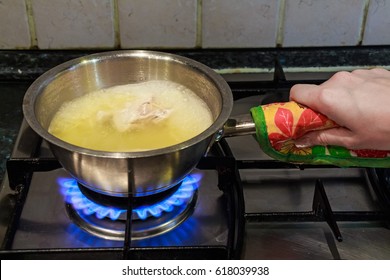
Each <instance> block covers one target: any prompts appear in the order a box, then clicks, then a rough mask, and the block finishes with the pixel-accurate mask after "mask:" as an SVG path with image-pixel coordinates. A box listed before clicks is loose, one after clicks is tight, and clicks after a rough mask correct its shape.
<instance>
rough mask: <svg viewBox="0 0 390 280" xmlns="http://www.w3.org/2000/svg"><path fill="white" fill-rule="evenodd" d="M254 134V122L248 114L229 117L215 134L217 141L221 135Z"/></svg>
mask: <svg viewBox="0 0 390 280" xmlns="http://www.w3.org/2000/svg"><path fill="white" fill-rule="evenodd" d="M249 134H256V126H255V122H254V121H253V119H252V116H251V115H250V114H243V115H237V116H234V117H231V118H229V119H228V120H227V122H226V123H225V125H224V126H223V129H222V130H221V132H220V133H219V135H218V136H217V141H218V140H220V139H221V138H223V137H232V136H241V135H249Z"/></svg>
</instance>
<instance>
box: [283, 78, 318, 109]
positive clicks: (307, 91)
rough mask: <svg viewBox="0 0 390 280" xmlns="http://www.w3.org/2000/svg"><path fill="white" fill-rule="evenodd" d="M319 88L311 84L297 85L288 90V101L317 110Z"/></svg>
mask: <svg viewBox="0 0 390 280" xmlns="http://www.w3.org/2000/svg"><path fill="white" fill-rule="evenodd" d="M319 92H320V87H319V86H317V85H311V84H297V85H294V86H293V87H292V88H291V90H290V100H292V101H295V102H297V103H300V104H303V105H306V106H307V107H310V108H312V109H314V110H318V94H319Z"/></svg>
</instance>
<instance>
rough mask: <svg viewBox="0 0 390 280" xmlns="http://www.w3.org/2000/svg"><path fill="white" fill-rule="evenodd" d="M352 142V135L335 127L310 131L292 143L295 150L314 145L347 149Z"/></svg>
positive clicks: (347, 130) (344, 129)
mask: <svg viewBox="0 0 390 280" xmlns="http://www.w3.org/2000/svg"><path fill="white" fill-rule="evenodd" d="M352 142H353V133H352V131H350V130H349V129H346V128H344V127H336V128H330V129H323V130H317V131H311V132H308V133H306V134H305V135H303V136H302V137H300V138H298V139H295V141H294V143H295V146H296V147H297V148H300V149H302V148H308V147H312V146H316V145H320V146H327V145H335V146H343V147H346V148H348V146H349V143H352Z"/></svg>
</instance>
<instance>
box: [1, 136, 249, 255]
mask: <svg viewBox="0 0 390 280" xmlns="http://www.w3.org/2000/svg"><path fill="white" fill-rule="evenodd" d="M36 143H40V141H37V142H36ZM34 150H35V149H34ZM222 152H223V149H222V148H220V147H219V145H218V144H217V145H214V147H213V148H212V151H211V154H213V156H209V157H204V158H202V159H201V161H200V162H199V163H198V165H197V168H198V169H200V170H216V171H217V172H218V187H219V189H220V190H221V191H222V192H223V194H224V197H225V199H226V205H227V209H226V210H227V213H228V229H229V231H228V238H227V239H228V240H227V246H207V245H205V246H177V247H147V248H145V247H133V246H132V240H131V234H130V232H131V225H132V217H131V214H130V215H129V213H132V205H133V203H132V202H133V201H134V200H136V199H137V198H134V197H131V195H129V197H128V202H129V203H128V205H127V213H128V214H127V215H128V217H127V219H126V231H125V241H124V246H123V248H122V250H118V249H116V248H107V249H102V248H96V249H94V248H90V249H85V248H83V249H32V250H13V249H12V243H13V240H14V236H15V233H16V230H17V229H18V222H19V219H20V216H21V213H22V210H23V206H24V203H25V200H26V198H27V196H28V191H29V185H30V181H31V178H32V174H33V173H34V172H45V171H51V170H54V169H57V168H60V167H61V165H60V164H59V162H58V161H57V160H56V159H55V158H40V157H34V156H33V155H34V153H35V151H33V150H32V151H31V152H30V154H31V155H32V156H31V157H27V158H10V159H9V160H8V162H7V172H8V177H9V185H10V188H11V189H13V190H15V197H14V198H13V200H14V201H15V205H14V208H13V211H12V216H11V217H10V220H9V225H8V227H7V232H6V234H5V238H4V239H3V243H2V245H1V252H0V256H1V258H2V259H7V258H11V259H19V258H28V259H29V258H33V259H35V258H38V259H50V258H61V259H68V258H84V257H85V256H87V258H90V259H99V258H104V257H105V256H109V258H110V259H111V258H115V259H156V258H158V259H165V258H166V259H194V258H195V259H205V258H206V259H237V258H239V257H240V255H241V250H242V244H243V233H244V200H243V194H242V188H241V187H239V184H240V179H239V174H238V170H237V167H236V161H235V159H234V158H233V157H227V156H225V155H222V154H221V153H222Z"/></svg>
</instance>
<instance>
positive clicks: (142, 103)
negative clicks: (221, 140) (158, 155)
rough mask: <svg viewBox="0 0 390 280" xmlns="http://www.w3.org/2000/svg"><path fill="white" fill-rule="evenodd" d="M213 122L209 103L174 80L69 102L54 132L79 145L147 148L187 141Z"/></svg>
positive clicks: (105, 148)
mask: <svg viewBox="0 0 390 280" xmlns="http://www.w3.org/2000/svg"><path fill="white" fill-rule="evenodd" d="M212 123H213V118H212V114H211V111H210V109H209V108H208V106H207V104H206V103H205V102H204V101H203V100H202V99H201V98H200V97H198V96H197V95H196V94H195V93H194V92H192V91H191V90H189V89H188V88H186V87H184V86H182V85H179V84H176V83H174V82H171V81H148V82H144V83H138V84H128V85H120V86H114V87H110V88H106V89H102V90H98V91H94V92H91V93H88V94H86V95H84V96H81V97H79V98H76V99H74V100H72V101H70V102H67V103H64V104H63V105H62V106H61V107H60V109H59V111H58V112H57V113H56V114H55V116H54V118H53V120H52V121H51V123H50V126H49V132H50V133H51V134H53V135H54V136H56V137H58V138H60V139H62V140H63V141H65V142H68V143H71V144H74V145H76V146H80V147H84V148H88V149H93V150H101V151H110V152H130V151H144V150H152V149H158V148H164V147H168V146H172V145H175V144H178V143H181V142H183V141H186V140H188V139H190V138H192V137H194V136H196V135H198V134H200V133H201V132H203V131H204V130H206V129H207V128H208V127H209V126H210V125H211V124H212Z"/></svg>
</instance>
